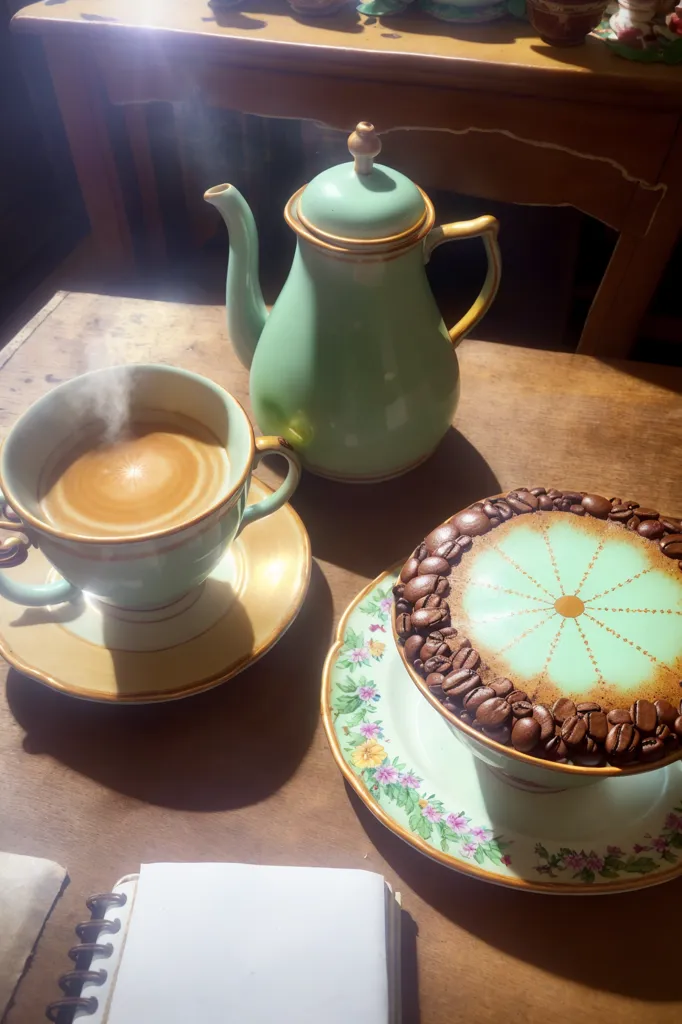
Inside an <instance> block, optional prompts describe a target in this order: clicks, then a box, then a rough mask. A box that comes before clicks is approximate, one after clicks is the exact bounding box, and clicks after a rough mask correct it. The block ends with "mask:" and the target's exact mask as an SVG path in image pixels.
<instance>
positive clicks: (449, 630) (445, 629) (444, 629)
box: [429, 626, 457, 640]
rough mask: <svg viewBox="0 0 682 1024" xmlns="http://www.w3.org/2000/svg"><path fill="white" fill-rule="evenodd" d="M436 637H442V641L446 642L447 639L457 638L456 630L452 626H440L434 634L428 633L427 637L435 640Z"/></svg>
mask: <svg viewBox="0 0 682 1024" xmlns="http://www.w3.org/2000/svg"><path fill="white" fill-rule="evenodd" d="M436 636H442V637H443V640H447V639H448V637H451V636H457V630H456V629H455V627H454V626H441V628H440V629H439V630H436V632H435V633H429V637H431V638H432V639H435V638H436Z"/></svg>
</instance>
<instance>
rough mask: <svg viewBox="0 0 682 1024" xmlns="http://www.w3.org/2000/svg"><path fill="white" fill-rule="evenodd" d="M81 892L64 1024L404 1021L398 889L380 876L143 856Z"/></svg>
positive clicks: (62, 1003) (53, 1008) (53, 1010)
mask: <svg viewBox="0 0 682 1024" xmlns="http://www.w3.org/2000/svg"><path fill="white" fill-rule="evenodd" d="M87 903H88V906H89V907H90V909H91V911H92V915H93V916H92V918H91V920H90V921H86V922H83V923H82V924H80V925H78V926H77V928H76V931H77V934H78V936H79V938H80V939H81V942H80V944H79V945H78V946H75V947H74V948H73V949H72V950H71V951H70V953H69V955H70V956H71V958H72V959H73V960H74V961H75V968H76V969H75V970H73V971H70V972H68V973H67V974H65V975H64V976H63V977H62V978H61V979H60V985H61V987H62V990H63V991H64V993H65V995H64V996H63V998H61V999H59V1000H56V1001H55V1002H54V1003H51V1004H50V1006H49V1007H48V1017H49V1019H50V1020H53V1021H57V1022H59V1024H62V1022H66V1021H70V1020H72V1019H73V1020H76V1021H79V1020H81V1019H82V1020H83V1021H84V1022H86V1021H89V1022H92V1024H162V1022H163V1024H189V1022H192V1024H194V1022H196V1024H233V1022H234V1024H280V1022H281V1024H284V1022H286V1024H320V1022H322V1021H324V1024H348V1021H350V1020H360V1019H361V1020H367V1021H372V1024H400V955H399V949H400V942H399V931H400V907H399V897H398V896H397V895H396V894H394V893H393V892H392V891H391V889H390V887H389V886H388V885H387V883H386V882H385V881H384V879H383V878H382V877H381V876H380V875H377V874H374V873H372V872H369V871H356V870H350V869H349V870H345V869H336V868H293V867H262V866H256V865H250V864H145V865H143V866H142V868H141V869H140V873H139V874H138V875H127V876H126V877H125V878H122V879H121V881H120V882H118V883H117V884H116V885H115V886H114V888H113V890H112V892H111V893H107V894H104V895H100V896H93V897H91V898H90V899H89V900H88V901H87Z"/></svg>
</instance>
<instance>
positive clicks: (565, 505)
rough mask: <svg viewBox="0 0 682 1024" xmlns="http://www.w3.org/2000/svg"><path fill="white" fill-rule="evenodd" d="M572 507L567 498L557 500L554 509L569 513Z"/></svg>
mask: <svg viewBox="0 0 682 1024" xmlns="http://www.w3.org/2000/svg"><path fill="white" fill-rule="evenodd" d="M570 507H571V502H570V501H567V500H566V498H555V499H554V508H555V509H556V511H557V512H568V510H569V509H570Z"/></svg>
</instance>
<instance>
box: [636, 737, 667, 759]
mask: <svg viewBox="0 0 682 1024" xmlns="http://www.w3.org/2000/svg"><path fill="white" fill-rule="evenodd" d="M665 755H666V749H665V744H664V743H663V740H661V739H659V738H658V736H647V737H646V738H645V739H643V740H642V745H641V747H640V749H639V759H640V761H659V760H660V759H661V758H662V757H665Z"/></svg>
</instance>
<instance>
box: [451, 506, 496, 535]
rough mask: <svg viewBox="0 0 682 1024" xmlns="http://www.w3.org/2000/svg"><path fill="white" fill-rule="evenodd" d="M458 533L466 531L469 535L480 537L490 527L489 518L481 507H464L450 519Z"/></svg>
mask: <svg viewBox="0 0 682 1024" xmlns="http://www.w3.org/2000/svg"><path fill="white" fill-rule="evenodd" d="M452 521H453V523H454V524H455V526H456V527H457V529H458V530H459V532H460V533H466V534H468V535H469V536H470V537H480V536H482V534H484V533H488V531H489V530H491V529H492V527H491V525H490V520H489V519H488V517H487V515H486V514H485V512H483V511H482V510H481V509H472V508H468V509H465V510H464V512H459V513H458V514H457V515H456V516H455V517H454V519H453V520H452Z"/></svg>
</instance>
